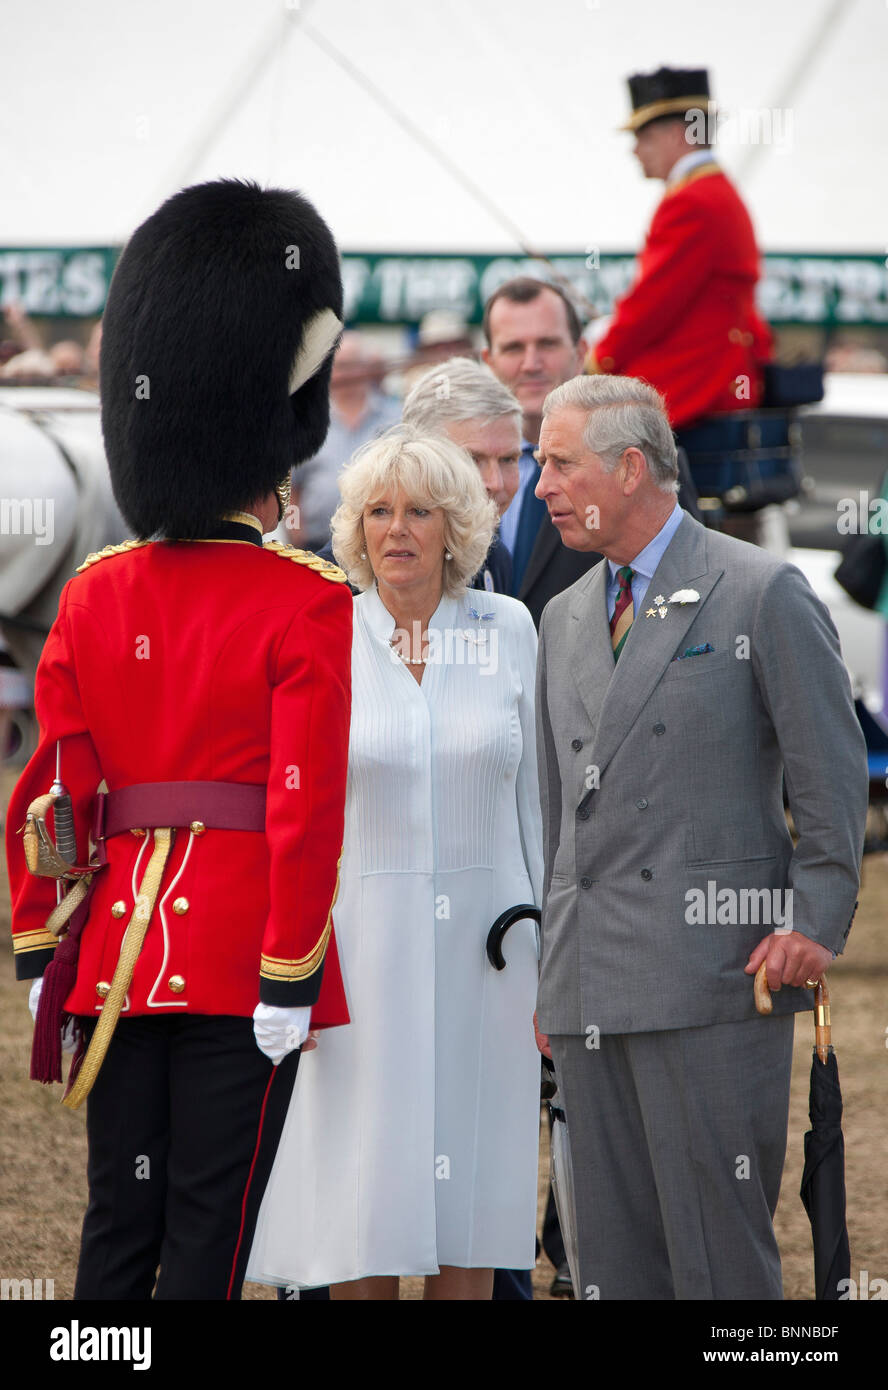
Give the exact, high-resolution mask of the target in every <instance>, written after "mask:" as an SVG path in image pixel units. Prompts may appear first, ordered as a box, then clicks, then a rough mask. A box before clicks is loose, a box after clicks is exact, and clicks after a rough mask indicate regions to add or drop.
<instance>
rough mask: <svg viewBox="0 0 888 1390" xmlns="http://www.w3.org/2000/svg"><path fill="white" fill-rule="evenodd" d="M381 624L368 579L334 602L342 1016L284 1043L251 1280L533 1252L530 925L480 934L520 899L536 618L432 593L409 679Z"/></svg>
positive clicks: (509, 1261) (535, 830)
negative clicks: (283, 1087)
mask: <svg viewBox="0 0 888 1390" xmlns="http://www.w3.org/2000/svg"><path fill="white" fill-rule="evenodd" d="M472 610H474V612H475V613H477V614H478V615H479V616H478V617H477V618H476V617H473V616H472ZM394 626H395V624H394V619H393V618H392V616H391V614H390V613H389V612H388V610H387V609H386V608H385V606H384V605H383V603H382V600H381V599H380V597H379V594H378V592H377V589H376V587H375V586H374V587H373V588H372V589H369V590H367V591H365V592H364V593H362V594H360V595H359V596H358V597H357V598H356V599H355V622H354V639H353V647H352V715H351V733H350V747H349V772H348V790H347V795H346V811H345V833H344V843H343V854H342V864H341V872H340V885H339V896H338V898H337V901H336V905H335V908H334V910H333V921H334V925H335V929H336V938H337V943H338V947H339V954H340V959H341V965H342V973H343V979H344V983H345V990H346V995H347V999H348V1007H349V1014H350V1017H351V1023H350V1024H349V1025H348V1026H346V1027H342V1028H334V1029H330V1030H325V1031H324V1032H323V1033H322V1034H321V1036H320V1040H319V1044H318V1047H317V1049H315V1050H313V1051H311V1052H307V1053H305V1054H304V1055H303V1056H302V1058H301V1059H300V1062H299V1070H298V1074H297V1077H296V1084H295V1087H294V1091H293V1098H292V1101H291V1104H290V1110H289V1114H288V1117H287V1121H286V1124H285V1127H284V1131H283V1135H282V1137H281V1142H280V1147H279V1149H278V1153H277V1157H276V1160H275V1164H274V1169H273V1171H272V1175H271V1179H270V1181H269V1184H268V1187H267V1189H266V1192H265V1197H264V1200H263V1203H262V1209H261V1212H260V1216H259V1221H258V1225H257V1228H256V1234H255V1238H254V1241H253V1248H252V1252H251V1256H250V1261H249V1268H248V1273H247V1278H248V1279H251V1280H254V1281H256V1282H260V1283H270V1284H279V1285H287V1284H289V1285H294V1286H299V1287H313V1286H317V1285H321V1284H330V1283H338V1282H340V1281H344V1280H351V1279H359V1278H363V1277H365V1276H369V1275H384V1274H414V1275H417V1274H435V1273H437V1272H438V1270H439V1268H440V1266H441V1265H442V1264H446V1265H457V1266H461V1267H463V1268H484V1267H493V1268H506V1269H528V1268H531V1267H532V1266H533V1264H534V1236H535V1226H536V1204H537V1154H538V1135H539V1074H540V1068H539V1054H538V1052H537V1050H536V1046H535V1043H534V1036H533V1010H534V1004H535V998H536V987H537V955H538V950H537V931H536V927H535V924H534V923H533V922H531V921H528V920H526V919H525V920H522V921H520V922H518V923H516V925H514V926H513V927H512V928H511V929H510V930H509V932H508V934H507V936H506V938H505V942H504V955H505V958H506V961H507V964H506V968H505V970H503V971H497V970H495V969H494V968H493V966H491V965H490V963H489V961H488V959H487V956H486V952H485V944H486V940H487V934H488V931H489V929H490V927H491V925H492V923H493V922H494V920H495V919H496V917H497V916H498V915H499V914H500V913H501V912H503V911H504V910H505V909H506V908H508V907H512V906H513V905H514V904H516V903H523V902H526V903H535V904H537V905H539V903H540V892H541V886H542V872H543V858H542V827H541V817H540V804H539V793H538V783H537V770H536V753H535V733H534V670H535V663H536V646H537V639H536V632H535V630H534V626H533V621H532V619H531V617H530V614H529V612H528V610H527V609H526V608H525V607H524V605H523V604H522V603H519V602H518V601H517V600H516V599H513V598H510V597H508V596H507V595H504V594H492V593H487V592H482V591H475V590H466V591H465V592H464V594H463V595H461V596H460V597H459V598H458V599H454V598H448V597H446V596H445V597H443V598H442V600H441V602H440V604H439V605H438V608H437V610H436V612H435V614H434V616H433V617H432V620H431V623H430V624H429V635H430V646H429V658H430V659H429V661H428V664H427V665H426V669H425V672H424V675H423V679H422V683H421V684H420V683H418V682H417V681H416V680H415V678H414V677H413V676H412V675H411V673H410V671H409V670H408V669H407V667H406V666H405V665H404V664H403V662H402V661H401V660H400V658H398V657H397V656H395V655H394V654H393V652H392V649H391V646H390V639H391V636H392V633H393V631H394ZM479 635H480V636H482V637H483V638H484V640H483V641H480V642H479V641H477V640H475V639H477V638H478V637H479ZM319 751H320V750H319Z"/></svg>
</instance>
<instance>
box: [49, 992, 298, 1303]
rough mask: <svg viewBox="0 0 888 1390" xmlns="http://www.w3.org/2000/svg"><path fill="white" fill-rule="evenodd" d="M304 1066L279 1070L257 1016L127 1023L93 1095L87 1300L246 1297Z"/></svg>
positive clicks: (84, 1250)
mask: <svg viewBox="0 0 888 1390" xmlns="http://www.w3.org/2000/svg"><path fill="white" fill-rule="evenodd" d="M83 1022H84V1023H85V1025H86V1029H87V1033H88V1035H89V1034H91V1032H92V1029H93V1028H94V1027H95V1020H94V1019H86V1020H83ZM298 1063H299V1053H298V1052H291V1053H290V1054H289V1056H287V1057H285V1058H284V1060H283V1061H282V1062H281V1063H280V1064H279V1065H278V1066H277V1067H273V1066H272V1064H271V1062H270V1061H269V1060H268V1058H267V1057H265V1056H264V1055H263V1054H262V1053H261V1052H260V1051H259V1049H258V1047H257V1046H256V1042H255V1039H254V1037H253V1021H252V1019H249V1018H235V1017H231V1016H228V1015H219V1016H214V1015H201V1014H192V1015H189V1014H180V1015H178V1016H170V1015H166V1016H164V1017H162V1018H130V1019H127V1018H122V1019H120V1021H119V1022H118V1024H117V1027H116V1029H115V1031H114V1036H113V1038H112V1040H111V1045H110V1047H109V1049H108V1053H107V1055H106V1057H105V1060H104V1062H103V1064H102V1068H101V1071H100V1072H99V1075H98V1078H97V1079H96V1083H95V1085H94V1087H93V1089H92V1091H91V1093H90V1095H89V1098H88V1100H87V1114H86V1126H87V1138H88V1141H89V1161H88V1170H87V1171H88V1178H89V1206H88V1208H87V1212H86V1216H85V1218H84V1222H83V1236H82V1241H81V1246H80V1261H79V1264H78V1268H77V1282H76V1285H75V1289H74V1297H75V1299H147V1298H151V1297H152V1292H153V1296H154V1297H155V1298H157V1299H191V1298H195V1299H198V1298H199V1299H238V1298H240V1294H241V1285H242V1283H243V1278H244V1273H245V1271H246V1265H247V1259H248V1257H249V1254H250V1246H251V1244H252V1240H253V1232H254V1230H255V1226H256V1219H257V1217H258V1215H259V1207H260V1204H261V1202H262V1196H263V1193H264V1191H265V1187H266V1184H267V1182H268V1178H269V1175H270V1173H271V1167H272V1164H273V1162H274V1156H275V1152H276V1150H277V1146H278V1141H279V1139H280V1135H281V1131H282V1129H283V1125H284V1120H285V1118H286V1114H287V1107H288V1105H289V1101H290V1094H291V1092H292V1090H293V1082H294V1081H295V1079H296V1068H297V1066H298ZM158 1267H159V1268H158Z"/></svg>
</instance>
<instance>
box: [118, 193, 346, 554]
mask: <svg viewBox="0 0 888 1390" xmlns="http://www.w3.org/2000/svg"><path fill="white" fill-rule="evenodd" d="M341 318H342V279H341V275H340V269H339V255H338V252H337V249H336V243H335V242H334V240H333V236H332V234H331V232H330V229H329V227H328V226H327V224H326V223H325V222H324V220H323V219H322V218H321V217H320V215H319V214H318V213H317V212H316V211H315V209H314V208H313V207H312V205H311V203H309V202H308V201H307V200H306V199H305V198H303V197H301V196H300V195H299V194H298V193H293V192H288V191H285V190H283V189H261V188H259V187H258V185H257V184H255V183H249V182H241V181H240V180H237V179H222V180H219V181H218V182H214V183H204V184H198V185H196V186H194V187H192V188H186V189H183V191H182V192H181V193H177V194H176V195H175V196H174V197H172V198H170V199H168V200H167V202H165V203H164V204H163V205H162V206H161V207H160V208H158V210H157V211H156V212H155V213H153V214H152V216H151V217H149V218H148V220H147V221H146V222H143V223H142V225H141V226H140V227H139V228H138V229H137V230H136V231H135V232H134V233H133V236H132V238H131V239H130V241H129V243H128V244H127V246H126V247H125V248H124V251H123V253H122V255H121V257H120V260H119V261H118V264H117V267H116V269H115V272H114V277H113V280H112V282H111V288H110V290H109V292H108V302H107V305H106V308H105V314H104V318H103V321H102V346H101V360H100V379H101V395H102V429H103V432H104V436H105V449H106V453H107V456H108V464H109V468H110V472H111V482H112V485H113V488H114V495H115V497H116V498H117V502H118V505H119V507H120V510H121V511H122V513H123V515H124V517H125V518H126V520H127V521H128V523H129V525H130V526H131V527H132V529H133V531H134V532H135V534H136V535H137V536H139V537H141V538H147V537H149V536H153V535H164V536H178V537H181V538H182V539H189V538H198V537H200V536H202V535H203V536H205V535H208V534H210V533H211V531H212V529H213V526H214V523H217V522H218V520H219V518H220V517H221V516H222V515H223V514H224V513H225V512H227V511H240V510H244V509H246V508H247V507H248V506H249V504H250V503H251V502H254V501H257V500H258V499H259V498H262V497H265V496H266V495H267V494H268V493H269V492H271V491H272V489H273V488H274V487H275V485H276V484H277V483H279V482H281V481H282V480H283V479H284V478H286V477H288V475H289V472H290V469H291V467H293V465H295V464H298V463H301V462H302V461H303V460H305V459H307V458H310V457H311V455H312V454H314V453H316V452H317V451H318V449H319V448H320V447H321V445H322V444H323V442H324V439H325V438H326V434H327V429H328V426H329V423H330V412H329V395H328V391H329V381H330V369H331V365H332V358H333V349H334V348H335V346H336V342H337V340H338V337H339V334H340V332H341V328H342V324H341V322H340V320H341Z"/></svg>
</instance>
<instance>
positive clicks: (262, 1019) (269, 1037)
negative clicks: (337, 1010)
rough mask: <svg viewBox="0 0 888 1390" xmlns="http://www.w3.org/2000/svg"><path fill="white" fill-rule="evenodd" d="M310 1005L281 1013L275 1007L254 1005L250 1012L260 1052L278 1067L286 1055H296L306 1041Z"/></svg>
mask: <svg viewBox="0 0 888 1390" xmlns="http://www.w3.org/2000/svg"><path fill="white" fill-rule="evenodd" d="M310 1022H311V1005H310V1004H308V1005H306V1006H304V1007H302V1008H299V1009H282V1008H278V1006H277V1005H275V1004H257V1005H256V1008H255V1010H254V1012H253V1033H254V1036H255V1038H256V1046H257V1047H258V1048H259V1051H260V1052H264V1053H265V1056H266V1057H268V1058H269V1060H270V1061H271V1062H273V1063H274V1065H275V1066H277V1064H278V1062H282V1061H283V1059H284V1058H285V1057H286V1055H287V1053H288V1052H295V1051H296V1048H297V1047H301V1046H302V1044H303V1043H304V1042H305V1039H306V1038H307V1037H308V1025H309V1023H310Z"/></svg>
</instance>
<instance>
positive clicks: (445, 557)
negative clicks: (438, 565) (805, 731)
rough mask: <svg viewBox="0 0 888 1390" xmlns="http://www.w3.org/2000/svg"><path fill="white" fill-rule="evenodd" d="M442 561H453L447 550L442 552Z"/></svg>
mask: <svg viewBox="0 0 888 1390" xmlns="http://www.w3.org/2000/svg"><path fill="white" fill-rule="evenodd" d="M444 559H445V560H452V559H453V556H452V555H451V553H450V551H449V550H445V551H444Z"/></svg>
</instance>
